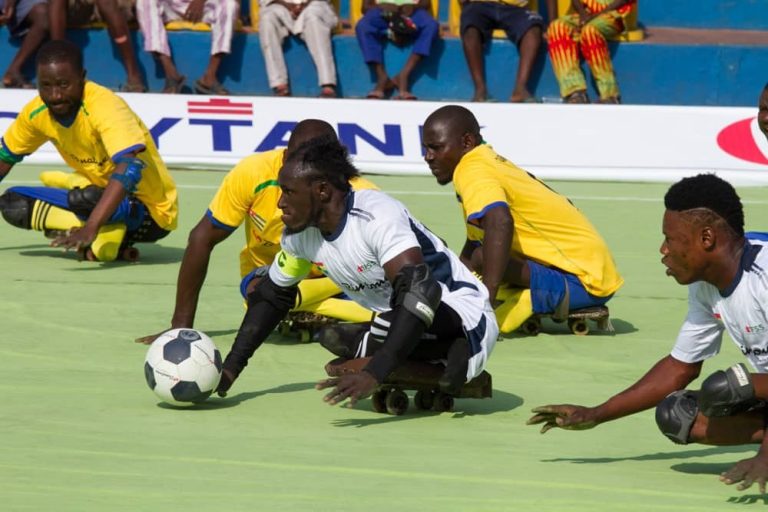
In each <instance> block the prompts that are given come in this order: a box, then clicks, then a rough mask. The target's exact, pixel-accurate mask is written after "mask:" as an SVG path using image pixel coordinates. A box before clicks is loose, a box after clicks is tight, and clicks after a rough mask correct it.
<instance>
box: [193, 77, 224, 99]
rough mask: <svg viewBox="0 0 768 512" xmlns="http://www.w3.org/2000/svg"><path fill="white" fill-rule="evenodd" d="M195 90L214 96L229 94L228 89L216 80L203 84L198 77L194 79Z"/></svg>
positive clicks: (198, 92)
mask: <svg viewBox="0 0 768 512" xmlns="http://www.w3.org/2000/svg"><path fill="white" fill-rule="evenodd" d="M195 92H196V93H197V94H209V95H216V96H229V91H228V90H227V89H226V88H225V87H224V86H223V85H221V84H220V83H219V82H218V80H217V81H215V82H213V84H211V85H205V84H204V83H203V82H201V81H200V79H198V80H195Z"/></svg>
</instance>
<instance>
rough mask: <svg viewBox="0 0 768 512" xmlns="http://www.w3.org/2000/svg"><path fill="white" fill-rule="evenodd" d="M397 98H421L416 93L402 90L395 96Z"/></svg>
mask: <svg viewBox="0 0 768 512" xmlns="http://www.w3.org/2000/svg"><path fill="white" fill-rule="evenodd" d="M395 99H396V100H406V101H413V100H417V99H419V98H417V97H416V96H415V95H414V94H412V93H410V92H401V93H400V94H398V95H397V96H395Z"/></svg>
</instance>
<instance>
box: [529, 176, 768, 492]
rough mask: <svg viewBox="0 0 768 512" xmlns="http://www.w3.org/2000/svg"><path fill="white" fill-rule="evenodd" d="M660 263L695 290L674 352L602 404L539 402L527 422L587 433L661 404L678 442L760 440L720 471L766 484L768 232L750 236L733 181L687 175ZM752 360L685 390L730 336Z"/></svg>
mask: <svg viewBox="0 0 768 512" xmlns="http://www.w3.org/2000/svg"><path fill="white" fill-rule="evenodd" d="M664 205H665V207H666V211H665V213H664V221H663V233H664V242H663V243H662V245H661V249H660V250H661V254H662V256H663V257H662V259H661V262H662V263H663V264H664V265H665V266H666V267H667V275H669V276H672V277H674V278H675V280H676V281H677V282H678V283H680V284H684V285H690V286H689V287H688V316H687V317H686V319H685V322H684V323H683V326H682V328H681V329H680V333H679V334H678V337H677V341H676V343H675V345H674V347H673V349H672V352H671V353H670V355H668V356H666V357H664V358H662V359H661V360H660V361H659V362H657V363H656V365H654V366H653V368H651V369H650V370H649V371H648V372H647V373H646V374H645V375H644V376H643V377H642V378H641V379H640V380H638V381H637V382H636V383H635V384H633V385H632V386H630V387H629V388H627V389H626V390H624V391H622V392H620V393H618V394H616V395H614V396H613V397H611V398H609V399H608V400H607V401H605V402H604V403H602V404H600V405H598V406H595V407H583V406H578V405H570V404H564V405H547V406H543V407H537V408H535V409H534V410H533V411H534V412H535V413H537V414H536V415H535V416H533V417H532V418H531V419H530V420H528V423H529V424H539V423H543V427H542V429H541V431H542V433H544V432H547V431H548V430H550V429H551V428H555V427H559V428H563V429H568V430H585V429H589V428H592V427H594V426H596V425H598V424H600V423H603V422H606V421H610V420H614V419H617V418H621V417H623V416H627V415H629V414H633V413H636V412H639V411H642V410H645V409H649V408H651V407H654V406H656V423H657V424H658V426H659V429H660V430H661V431H662V433H663V434H664V435H665V436H667V437H668V438H669V439H670V440H672V441H674V442H676V443H679V444H687V443H702V444H709V445H734V444H747V443H760V444H761V446H760V450H759V451H758V453H757V455H756V456H755V457H752V458H749V459H745V460H742V461H740V462H738V463H737V464H736V465H734V466H733V467H732V468H731V469H729V470H728V471H726V472H724V473H723V474H722V475H721V476H720V480H721V481H723V482H725V483H726V484H729V485H730V484H735V483H739V486H738V489H739V490H744V489H747V488H748V487H750V486H751V485H752V484H753V483H757V484H758V485H759V488H760V492H762V493H765V488H766V481H767V480H768V436H766V435H765V431H766V422H767V421H768V414H767V412H768V404H766V401H767V400H768V276H767V275H766V271H765V269H766V268H768V235H766V234H764V233H747V234H745V233H744V212H743V208H742V205H741V200H740V199H739V196H738V195H737V194H736V191H735V190H734V189H733V187H732V186H731V185H730V184H729V183H727V182H725V181H723V180H722V179H720V178H718V177H717V176H715V175H714V174H699V175H698V176H694V177H690V178H685V179H683V180H681V181H679V182H678V183H675V184H674V185H672V187H670V189H669V191H668V192H667V194H666V196H665V197H664ZM725 331H727V332H728V334H729V335H730V337H731V338H732V339H733V340H734V341H735V342H736V344H737V345H738V346H739V348H741V351H742V352H743V353H744V354H745V355H746V356H747V359H748V360H749V362H750V363H751V364H752V366H753V367H754V369H755V370H756V371H757V373H749V371H748V370H747V368H746V366H744V365H743V364H737V365H734V366H732V367H730V368H728V369H727V370H724V371H723V370H718V371H716V372H715V373H713V374H712V375H710V376H709V377H707V378H706V379H704V381H703V382H702V383H701V389H700V390H698V391H691V390H686V389H685V387H686V386H687V385H688V384H690V383H691V382H692V381H693V380H694V379H696V378H697V377H698V376H699V373H700V372H701V367H702V364H703V362H704V360H705V359H708V358H710V357H712V356H714V355H716V354H717V353H718V352H719V351H720V345H721V342H722V337H723V333H724V332H725Z"/></svg>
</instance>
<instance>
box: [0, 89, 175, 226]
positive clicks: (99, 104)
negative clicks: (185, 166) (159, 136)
mask: <svg viewBox="0 0 768 512" xmlns="http://www.w3.org/2000/svg"><path fill="white" fill-rule="evenodd" d="M48 141H50V142H51V143H52V144H53V145H54V146H55V147H56V149H57V150H58V152H59V154H60V155H61V156H62V158H63V159H64V161H65V162H66V163H67V165H69V166H70V167H72V168H73V169H74V170H75V172H77V173H79V174H81V175H83V176H85V177H86V178H87V179H88V180H89V181H90V182H91V183H93V184H94V185H96V186H99V187H106V186H107V183H108V182H109V177H110V176H111V175H112V173H113V172H114V170H115V165H116V164H115V160H117V159H119V158H120V157H121V156H123V155H125V154H126V153H129V152H131V151H139V153H138V158H140V159H141V160H142V161H143V162H144V163H145V164H146V167H145V168H144V170H143V171H142V173H141V180H140V181H139V183H138V185H137V186H136V191H135V192H134V195H135V196H136V197H137V198H138V199H139V200H140V201H141V202H142V203H144V205H145V206H146V207H147V210H148V211H149V214H150V215H151V216H152V218H153V219H154V220H155V222H157V224H158V225H159V226H160V227H162V228H163V229H167V230H173V229H175V228H176V224H177V217H178V199H177V194H176V185H175V184H174V182H173V178H171V175H170V173H169V172H168V169H167V168H166V167H165V164H164V163H163V161H162V159H161V158H160V155H159V153H158V151H157V147H156V146H155V143H154V141H153V140H152V136H151V135H150V133H149V130H148V129H147V127H146V126H145V125H144V123H143V122H142V121H141V119H139V117H138V116H137V115H136V114H135V113H134V112H133V111H132V110H131V108H130V107H129V106H128V104H127V103H125V100H123V99H122V98H121V97H120V96H118V95H117V94H115V93H114V92H112V91H110V90H109V89H107V88H106V87H102V86H101V85H98V84H96V83H94V82H90V81H89V82H86V83H85V88H84V91H83V101H82V104H81V105H80V110H79V111H78V112H77V115H76V116H75V119H74V121H73V122H72V124H70V125H69V126H64V125H62V124H61V123H59V122H58V121H57V120H56V119H54V117H53V116H52V115H51V114H50V112H49V111H48V108H47V107H46V106H45V103H43V100H42V99H41V98H40V96H37V97H35V98H34V99H33V100H32V101H30V102H29V103H27V104H26V105H25V106H24V108H23V109H22V110H21V112H20V113H19V115H18V116H17V117H16V119H15V120H14V122H13V123H11V126H9V127H8V130H7V131H6V132H5V134H3V138H2V150H3V152H4V154H5V156H6V157H10V158H12V159H13V160H14V161H15V162H20V161H21V160H22V159H23V158H24V157H25V156H27V155H29V154H31V153H33V152H34V151H35V150H37V149H38V148H39V147H40V146H42V145H43V144H44V143H46V142H48Z"/></svg>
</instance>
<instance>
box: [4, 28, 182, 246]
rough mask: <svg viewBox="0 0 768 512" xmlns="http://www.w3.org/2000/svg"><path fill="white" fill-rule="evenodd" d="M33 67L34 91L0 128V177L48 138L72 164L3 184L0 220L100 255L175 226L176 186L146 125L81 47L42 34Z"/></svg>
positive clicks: (155, 237)
mask: <svg viewBox="0 0 768 512" xmlns="http://www.w3.org/2000/svg"><path fill="white" fill-rule="evenodd" d="M37 77H38V81H37V82H38V92H39V96H37V97H35V98H34V99H33V100H32V101H30V102H29V103H28V104H27V105H25V106H24V108H23V109H22V110H21V112H20V113H19V115H18V116H17V118H16V119H15V120H14V122H13V123H12V124H11V126H10V127H9V128H8V130H7V131H6V132H5V134H4V135H3V137H2V144H1V145H0V179H2V178H3V177H5V176H6V175H7V174H8V173H9V172H10V170H11V168H12V167H13V166H14V165H15V164H17V163H19V162H20V161H21V160H22V159H23V158H24V157H25V156H26V155H29V154H31V153H33V152H34V151H35V150H37V149H38V148H39V147H40V146H42V145H43V144H44V143H45V142H49V141H50V142H52V143H53V145H54V146H55V147H56V149H57V150H58V151H59V154H60V155H61V156H62V158H63V159H64V161H65V162H66V163H67V164H68V165H69V166H70V167H72V168H73V169H74V171H75V172H74V173H71V174H66V173H62V172H46V173H43V174H42V175H41V179H42V181H43V183H44V184H46V185H49V186H46V187H12V188H10V189H8V190H6V191H5V193H4V194H3V195H2V196H0V212H2V215H3V217H4V218H5V220H6V221H8V222H9V223H10V224H12V225H14V226H17V227H20V228H23V229H34V230H38V231H46V232H47V234H50V233H54V234H55V233H58V234H59V235H60V236H58V238H57V239H56V240H55V241H54V242H53V245H60V246H63V247H66V248H75V249H77V250H82V251H84V252H85V253H86V255H87V256H88V257H89V258H90V259H97V260H100V261H110V260H114V259H115V258H116V257H117V256H118V255H119V253H120V252H121V248H124V247H126V246H129V245H131V244H133V243H135V242H153V241H156V240H159V239H160V238H163V237H164V236H166V235H167V234H168V233H169V232H170V231H172V230H173V229H175V228H176V217H177V213H178V206H177V198H176V187H175V185H174V183H173V180H172V178H171V176H170V174H169V173H168V170H167V169H166V168H165V164H164V163H163V161H162V160H161V159H160V155H159V154H158V152H157V148H156V147H155V144H154V142H153V140H152V137H151V135H150V134H149V130H147V127H146V126H145V125H144V123H143V122H142V121H141V119H139V118H138V116H137V115H136V114H135V113H134V112H133V111H132V110H131V109H130V108H129V107H128V105H127V104H126V103H125V101H124V100H123V99H122V98H120V97H119V96H117V95H116V94H114V93H113V92H112V91H110V90H109V89H106V88H105V87H102V86H100V85H98V84H96V83H94V82H91V81H88V80H86V79H85V69H84V68H83V57H82V53H81V51H80V48H78V47H77V46H76V45H74V44H72V43H70V42H68V41H51V42H49V43H47V44H45V45H44V46H43V47H42V48H41V49H40V51H39V53H38V55H37ZM70 230H71V231H70ZM62 233H63V234H62Z"/></svg>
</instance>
